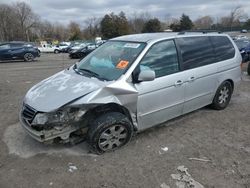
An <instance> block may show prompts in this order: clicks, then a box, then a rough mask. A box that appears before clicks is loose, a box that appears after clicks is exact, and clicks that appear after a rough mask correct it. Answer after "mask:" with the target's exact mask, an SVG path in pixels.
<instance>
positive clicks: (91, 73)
mask: <svg viewBox="0 0 250 188" xmlns="http://www.w3.org/2000/svg"><path fill="white" fill-rule="evenodd" d="M77 70H79V71H81V72H82V71H83V72H87V73H88V74H90V75H91V76H94V77H96V78H98V79H100V80H108V79H107V78H104V77H102V76H101V75H99V74H98V73H96V72H94V71H91V70H89V69H84V68H80V69H77Z"/></svg>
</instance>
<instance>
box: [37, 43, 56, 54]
mask: <svg viewBox="0 0 250 188" xmlns="http://www.w3.org/2000/svg"><path fill="white" fill-rule="evenodd" d="M38 49H39V50H40V52H43V53H56V52H55V50H56V49H57V48H56V46H53V45H51V44H43V45H42V46H40V47H38Z"/></svg>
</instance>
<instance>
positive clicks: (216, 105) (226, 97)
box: [211, 81, 233, 110]
mask: <svg viewBox="0 0 250 188" xmlns="http://www.w3.org/2000/svg"><path fill="white" fill-rule="evenodd" d="M232 94H233V87H232V84H231V83H230V82H229V81H225V82H223V83H222V84H221V85H220V87H219V88H218V89H217V91H216V94H215V96H214V99H213V103H212V104H211V107H212V108H213V109H215V110H223V109H225V108H226V107H227V106H228V104H229V102H230V100H231V96H232Z"/></svg>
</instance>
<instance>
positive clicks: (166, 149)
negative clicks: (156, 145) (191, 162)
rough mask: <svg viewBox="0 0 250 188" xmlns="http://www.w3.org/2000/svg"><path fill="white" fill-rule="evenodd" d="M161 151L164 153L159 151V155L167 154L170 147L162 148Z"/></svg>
mask: <svg viewBox="0 0 250 188" xmlns="http://www.w3.org/2000/svg"><path fill="white" fill-rule="evenodd" d="M161 150H162V151H163V152H162V151H159V154H160V155H162V154H164V153H165V152H167V151H168V147H163V148H161Z"/></svg>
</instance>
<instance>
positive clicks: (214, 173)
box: [0, 54, 250, 188]
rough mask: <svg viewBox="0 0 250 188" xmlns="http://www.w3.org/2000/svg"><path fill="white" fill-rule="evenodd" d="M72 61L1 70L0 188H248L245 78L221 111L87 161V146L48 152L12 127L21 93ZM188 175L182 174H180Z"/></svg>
mask: <svg viewBox="0 0 250 188" xmlns="http://www.w3.org/2000/svg"><path fill="white" fill-rule="evenodd" d="M75 61H76V60H70V59H68V57H67V55H66V54H46V55H45V54H42V56H41V57H40V58H39V59H38V60H37V61H36V62H33V63H26V62H6V63H0V78H1V80H0V104H1V106H0V114H1V115H0V145H1V147H0V187H1V188H5V187H25V188H27V187H32V188H33V187H60V188H61V187H72V188H73V187H96V188H97V187H108V188H110V187H111V188H112V187H117V188H121V187H142V188H147V187H150V188H152V187H159V188H160V187H161V188H168V187H171V188H174V187H177V188H180V187H181V186H182V185H188V184H189V185H190V187H191V184H194V183H196V184H195V185H194V186H195V187H196V188H199V187H206V188H207V187H208V188H212V187H213V188H238V187H239V188H240V187H242V188H250V157H249V156H250V139H249V138H250V125H249V122H250V116H249V110H250V87H249V85H250V77H249V76H247V75H246V73H243V75H242V78H243V80H242V82H241V84H240V86H239V88H238V90H237V91H236V92H235V93H234V95H233V97H232V101H231V103H230V105H229V106H228V108H226V109H225V110H223V111H214V110H211V109H209V108H203V109H200V110H197V111H195V112H192V113H190V114H187V115H184V116H182V117H179V118H176V119H174V120H172V121H169V122H167V123H165V124H163V125H161V126H158V127H156V128H152V129H149V130H147V131H144V132H143V133H140V134H138V135H137V136H135V137H134V138H133V139H132V141H131V142H130V143H129V144H128V145H127V146H125V147H124V148H121V149H120V150H117V151H115V152H111V153H106V154H104V155H100V156H97V155H94V154H91V153H90V152H89V149H88V146H87V145H86V143H81V144H78V145H76V146H71V147H70V146H64V145H54V146H47V145H43V144H41V143H38V142H36V141H35V140H33V139H32V138H30V137H29V136H28V135H27V134H26V133H25V132H24V131H23V130H22V128H21V127H20V125H19V123H18V112H19V109H20V107H21V102H22V98H23V96H24V95H25V93H26V92H27V90H28V89H29V88H30V87H31V86H32V85H34V84H35V83H37V82H39V81H40V80H42V79H44V78H47V77H48V76H50V75H53V74H54V73H56V72H58V71H60V70H62V69H64V68H67V67H68V66H70V65H72V64H73V63H74V62H75ZM187 169H188V171H187Z"/></svg>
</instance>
